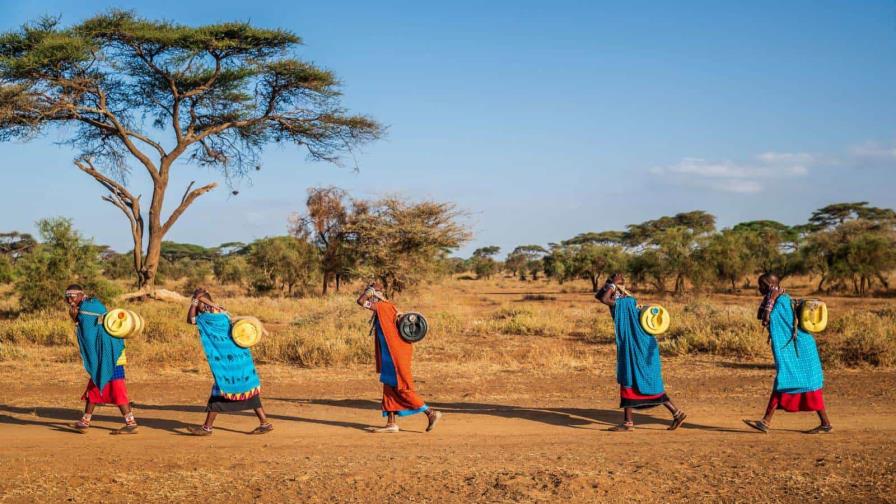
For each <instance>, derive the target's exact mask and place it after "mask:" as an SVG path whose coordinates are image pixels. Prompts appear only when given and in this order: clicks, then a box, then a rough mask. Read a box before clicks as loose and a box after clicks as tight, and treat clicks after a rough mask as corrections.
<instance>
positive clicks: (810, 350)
mask: <svg viewBox="0 0 896 504" xmlns="http://www.w3.org/2000/svg"><path fill="white" fill-rule="evenodd" d="M758 283H759V293H760V294H762V302H761V303H760V304H759V312H758V313H757V315H756V317H757V318H758V319H759V320H760V321H761V323H762V326H763V327H766V328H768V342H769V345H770V346H771V347H772V355H773V356H774V358H775V384H774V386H773V388H772V395H771V397H770V398H769V400H768V406H766V408H765V416H763V417H762V419H761V420H744V423H746V424H747V425H749V426H750V427H752V428H754V429H756V430H758V431H759V432H763V433H768V431H769V428H770V425H771V423H772V416H773V415H774V414H775V410H777V409H782V410H784V411H789V412H797V411H814V412H816V413H817V414H818V419H819V420H820V422H821V423H820V425H818V426H817V427H815V428H814V429H811V430H809V431H806V433H807V434H827V433H829V432H831V431H832V430H833V427H831V422H830V420H828V413H827V411H826V410H825V407H824V396H823V394H822V389H823V387H824V375H823V372H822V369H821V359H820V358H819V357H818V348H817V347H816V346H815V339H813V338H812V335H810V334H809V333H807V332H805V331H803V330H802V329H800V328H799V325H798V324H797V322H796V317H795V313H794V310H793V305H792V303H791V299H790V295H789V294H787V293H785V292H784V288H783V287H781V285H780V281H779V280H778V277H777V276H775V275H773V274H771V273H766V274H764V275H762V276H760V277H759V282H758Z"/></svg>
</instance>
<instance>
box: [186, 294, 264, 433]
mask: <svg viewBox="0 0 896 504" xmlns="http://www.w3.org/2000/svg"><path fill="white" fill-rule="evenodd" d="M187 322H188V323H190V324H193V325H195V326H196V327H197V328H198V329H199V339H200V340H201V342H202V349H203V350H204V351H205V358H206V359H207V360H208V365H209V367H210V368H211V370H212V375H214V377H215V383H214V385H212V392H211V395H210V396H209V398H208V404H207V406H206V408H205V411H206V417H205V423H204V424H202V425H201V426H199V427H190V428H189V429H188V430H189V432H190V434H193V435H194V436H209V435H211V434H212V426H213V425H214V423H215V417H217V416H218V413H220V412H222V411H243V410H250V409H251V410H254V411H255V415H256V416H258V422H259V425H258V427H256V428H255V430H253V431H252V432H251V433H250V434H267V433H268V432H271V431H272V430H273V429H274V426H273V425H271V423H270V422H268V420H267V417H266V416H265V413H264V408H262V406H261V382H260V381H259V379H258V373H256V371H255V363H254V362H253V361H252V352H251V351H250V350H249V349H248V348H242V347H240V346H238V345H237V344H236V343H234V342H233V339H232V338H231V337H230V326H231V324H230V315H228V314H227V312H226V311H224V308H223V307H221V306H218V305H216V304H215V303H214V301H212V296H211V294H209V293H208V291H206V290H205V289H202V288H199V289H196V290H195V291H194V292H193V299H192V300H191V302H190V311H189V312H188V313H187Z"/></svg>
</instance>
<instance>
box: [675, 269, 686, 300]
mask: <svg viewBox="0 0 896 504" xmlns="http://www.w3.org/2000/svg"><path fill="white" fill-rule="evenodd" d="M683 292H684V275H681V274H679V275H678V276H676V277H675V295H676V296H677V295H679V294H682V293H683Z"/></svg>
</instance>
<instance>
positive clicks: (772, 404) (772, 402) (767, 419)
mask: <svg viewBox="0 0 896 504" xmlns="http://www.w3.org/2000/svg"><path fill="white" fill-rule="evenodd" d="M776 409H778V398H777V396H775V393H774V392H772V396H771V397H770V398H769V400H768V406H766V407H765V416H764V417H762V421H763V423H765V425H771V424H772V417H773V416H774V415H775V410H776Z"/></svg>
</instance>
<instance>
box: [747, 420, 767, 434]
mask: <svg viewBox="0 0 896 504" xmlns="http://www.w3.org/2000/svg"><path fill="white" fill-rule="evenodd" d="M744 423H745V424H747V425H749V426H750V427H752V428H754V429H756V430H758V431H759V432H761V433H763V434H768V424H767V423H765V422H763V421H762V420H746V419H744Z"/></svg>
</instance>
